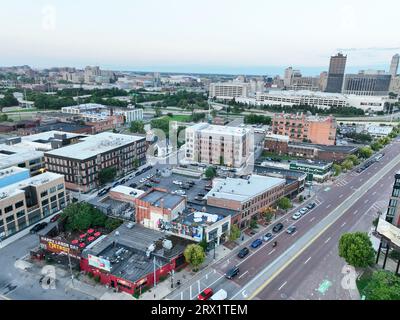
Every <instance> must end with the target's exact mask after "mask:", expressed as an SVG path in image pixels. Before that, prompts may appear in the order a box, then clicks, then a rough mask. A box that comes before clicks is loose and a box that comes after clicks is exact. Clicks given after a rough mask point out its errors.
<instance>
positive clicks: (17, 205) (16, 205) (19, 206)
mask: <svg viewBox="0 0 400 320" xmlns="http://www.w3.org/2000/svg"><path fill="white" fill-rule="evenodd" d="M23 205H24V202H23V201H19V202H17V203H16V204H15V209H17V208H21V207H22V206H23Z"/></svg>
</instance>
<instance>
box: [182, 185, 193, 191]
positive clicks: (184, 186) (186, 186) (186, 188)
mask: <svg viewBox="0 0 400 320" xmlns="http://www.w3.org/2000/svg"><path fill="white" fill-rule="evenodd" d="M191 187H192V186H190V185H188V184H183V185H181V189H184V190H189V189H190V188H191Z"/></svg>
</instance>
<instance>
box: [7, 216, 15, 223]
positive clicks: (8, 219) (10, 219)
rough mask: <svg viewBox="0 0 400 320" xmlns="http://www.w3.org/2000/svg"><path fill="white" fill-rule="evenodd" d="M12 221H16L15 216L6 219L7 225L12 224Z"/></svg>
mask: <svg viewBox="0 0 400 320" xmlns="http://www.w3.org/2000/svg"><path fill="white" fill-rule="evenodd" d="M12 221H14V216H9V217H7V218H6V222H7V223H9V222H12Z"/></svg>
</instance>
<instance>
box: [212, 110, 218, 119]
mask: <svg viewBox="0 0 400 320" xmlns="http://www.w3.org/2000/svg"><path fill="white" fill-rule="evenodd" d="M211 116H212V117H213V118H215V117H216V116H217V110H215V109H212V110H211Z"/></svg>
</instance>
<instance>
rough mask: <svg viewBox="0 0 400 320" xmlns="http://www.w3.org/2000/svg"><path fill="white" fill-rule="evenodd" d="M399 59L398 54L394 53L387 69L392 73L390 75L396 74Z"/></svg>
mask: <svg viewBox="0 0 400 320" xmlns="http://www.w3.org/2000/svg"><path fill="white" fill-rule="evenodd" d="M399 61H400V55H398V54H395V55H394V56H393V57H392V62H391V63H390V69H389V73H390V74H391V75H392V77H395V76H396V75H397V70H398V69H399Z"/></svg>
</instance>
